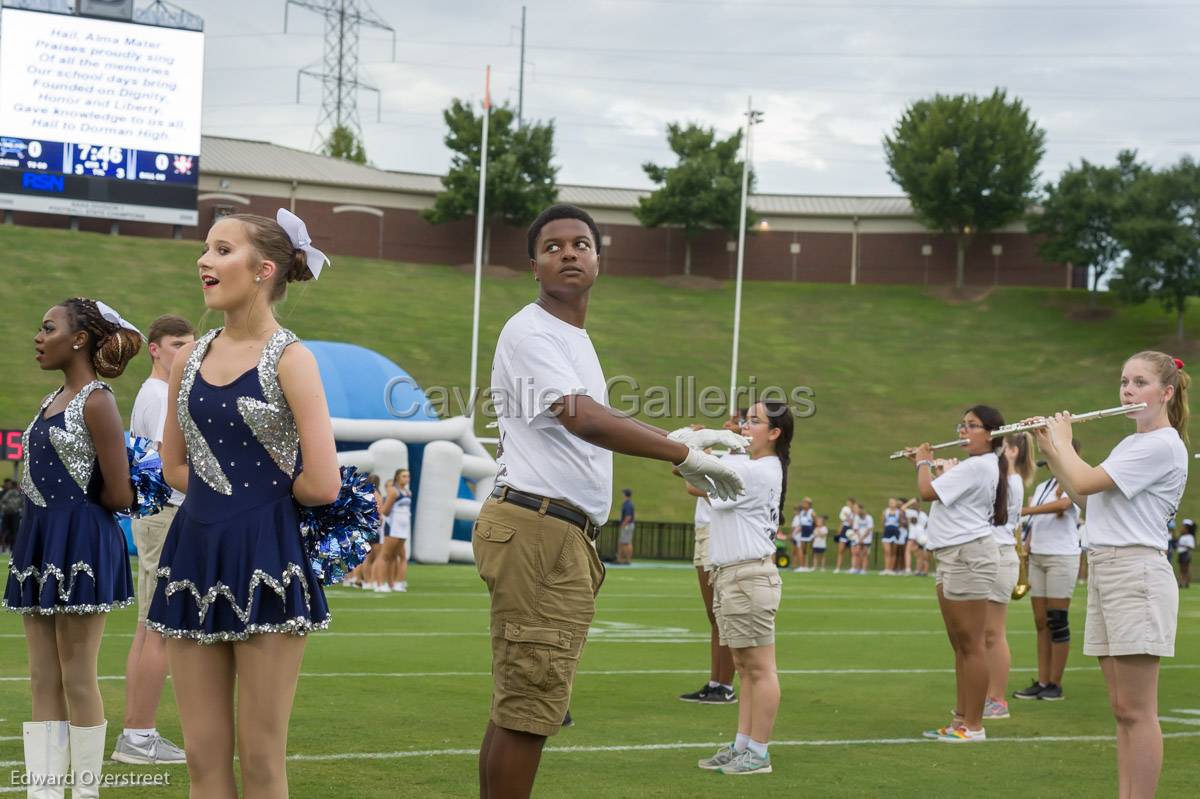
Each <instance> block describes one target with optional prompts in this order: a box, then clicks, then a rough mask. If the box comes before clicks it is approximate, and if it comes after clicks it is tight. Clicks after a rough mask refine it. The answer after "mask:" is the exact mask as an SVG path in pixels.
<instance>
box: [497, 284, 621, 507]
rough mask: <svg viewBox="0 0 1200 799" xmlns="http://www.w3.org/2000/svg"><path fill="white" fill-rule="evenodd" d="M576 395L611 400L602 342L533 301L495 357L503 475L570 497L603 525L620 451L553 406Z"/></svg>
mask: <svg viewBox="0 0 1200 799" xmlns="http://www.w3.org/2000/svg"><path fill="white" fill-rule="evenodd" d="M572 394H582V395H587V396H589V397H591V398H592V399H593V400H595V401H596V402H598V403H600V404H601V405H605V406H607V405H608V389H607V386H606V384H605V381H604V371H603V370H602V369H601V368H600V359H599V358H597V357H596V348H595V347H593V346H592V340H591V339H590V338H589V337H588V334H587V331H586V330H584V329H583V328H579V327H575V326H574V325H570V324H567V323H566V322H564V321H563V320H561V319H559V318H558V317H556V316H554V315H553V314H551V313H550V312H548V311H546V310H545V309H543V308H542V307H541V306H539V305H537V304H536V303H530V304H529V305H526V306H525V307H524V308H522V309H521V310H520V311H517V313H515V314H513V316H512V318H511V319H509V320H508V322H506V323H505V325H504V329H503V330H501V331H500V338H499V340H498V341H497V342H496V356H495V359H494V360H493V361H492V401H493V402H494V403H495V405H496V413H497V415H498V417H499V421H500V446H499V448H498V449H497V453H496V461H497V463H498V471H497V473H496V482H497V483H498V484H499V485H506V486H509V487H511V488H515V489H516V490H518V491H525V492H527V493H530V494H538V495H540V496H544V497H549V498H551V499H561V500H565V501H567V502H569V503H571V504H572V505H575V506H577V507H579V508H580V509H581V510H582V511H583V512H584V513H586V514H587V515H588V517H589V518H590V519H591V520H592V521H593V522H595V523H596V524H603V523H604V522H605V521H607V520H608V512H609V509H610V508H611V506H612V452H611V451H609V450H607V449H603V448H602V447H597V446H594V445H592V444H589V443H587V442H586V441H584V440H583V439H582V438H579V437H577V436H574V435H572V434H571V433H569V432H567V428H565V427H563V426H562V425H561V424H560V423H559V421H558V419H557V418H555V417H554V416H553V415H551V413H550V408H551V406H552V405H553V404H554V403H555V402H557V401H558V400H560V399H562V398H563V397H565V396H568V395H572Z"/></svg>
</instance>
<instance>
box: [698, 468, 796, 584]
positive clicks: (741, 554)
mask: <svg viewBox="0 0 1200 799" xmlns="http://www.w3.org/2000/svg"><path fill="white" fill-rule="evenodd" d="M724 462H725V463H727V464H729V466H730V467H732V468H733V469H734V470H735V471H736V472H737V473H738V475H739V476H740V477H741V478H742V482H744V483H745V484H746V493H745V494H742V495H741V496H740V497H738V498H737V499H717V498H715V497H714V498H713V500H712V521H711V523H710V525H709V530H710V531H711V532H710V537H709V552H710V553H711V555H712V562H713V565H714V566H726V565H728V564H730V563H739V562H741V561H744V560H757V559H758V558H764V557H767V556H768V555H771V554H772V553H774V552H775V531H776V530H777V529H778V528H779V495H780V492H782V491H783V467H782V465H781V464H780V462H779V458H777V457H775V456H774V455H766V456H764V457H761V458H754V459H751V458H748V457H742V458H726V459H725V460H724Z"/></svg>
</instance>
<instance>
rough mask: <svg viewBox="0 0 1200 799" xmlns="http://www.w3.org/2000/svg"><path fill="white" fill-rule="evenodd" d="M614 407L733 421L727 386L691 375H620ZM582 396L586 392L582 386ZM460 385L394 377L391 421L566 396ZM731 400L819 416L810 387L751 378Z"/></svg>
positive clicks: (508, 410)
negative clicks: (650, 380) (667, 379)
mask: <svg viewBox="0 0 1200 799" xmlns="http://www.w3.org/2000/svg"><path fill="white" fill-rule="evenodd" d="M605 388H606V391H607V394H608V398H609V404H610V407H611V408H612V409H613V410H615V411H617V412H618V413H621V414H624V415H626V416H640V417H643V418H647V419H678V418H684V419H697V418H700V419H712V420H719V421H724V420H725V419H728V418H729V409H730V408H731V407H734V403H733V402H731V401H730V394H729V387H728V386H714V385H700V384H699V381H697V380H696V378H695V377H694V376H692V375H676V376H675V379H674V381H673V382H672V384H671V385H661V384H653V385H647V386H642V385H641V384H640V383H638V381H637V380H636V379H635V378H633V377H630V376H629V375H616V376H614V377H611V378H609V379H608V381H607V383H606V385H605ZM579 392H580V393H584V392H583V389H582V387H580V388H579ZM469 393H470V392H469V391H465V390H463V389H462V388H461V387H460V386H430V387H429V388H426V389H424V390H422V389H421V387H420V386H418V385H417V383H416V381H415V380H413V379H412V378H411V377H409V376H408V375H401V376H398V377H393V378H392V379H391V380H389V381H388V383H387V385H386V386H385V388H384V398H383V400H384V404H385V405H386V407H387V412H388V414H389V415H390V416H392V417H393V418H396V419H413V418H422V419H426V418H429V417H430V416H434V417H436V418H440V419H446V418H449V417H452V416H465V415H466V414H467V413H468V412H469V411H470V409H471V408H472V407H474V408H476V409H478V412H479V415H481V416H484V417H486V418H488V419H499V418H502V417H504V418H520V417H524V416H526V414H527V413H528V412H529V411H530V410H531V409H535V410H534V413H540V412H541V411H543V410H545V409H546V408H548V407H549V406H550V405H552V404H553V403H554V402H556V401H557V400H559V399H561V398H562V396H563V394H564V393H568V394H569V393H575V392H573V391H567V392H564V391H562V390H561V389H559V388H557V387H555V388H548V387H546V386H544V385H539V384H538V382H537V381H536V380H534V379H533V378H520V379H518V380H516V381H515V382H514V383H513V384H512V385H510V386H505V387H482V388H479V389H477V390H476V392H475V396H474V397H468V396H467V394H469ZM733 396H734V397H736V398H737V404H736V407H738V408H749V407H751V406H753V405H754V404H756V403H758V402H772V403H781V404H784V405H786V406H787V407H788V408H789V409H790V410H791V412H792V415H793V416H795V417H796V418H798V419H807V418H809V417H811V416H813V415H815V414H816V412H817V405H816V392H815V391H813V389H811V388H809V387H808V386H794V387H793V388H791V389H790V390H789V389H785V388H783V387H782V386H775V385H767V386H760V385H759V384H758V379H757V378H755V377H751V378H750V379H749V382H748V384H747V385H745V386H737V387H736V388H735V389H734V392H733Z"/></svg>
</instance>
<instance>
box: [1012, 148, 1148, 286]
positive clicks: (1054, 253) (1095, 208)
mask: <svg viewBox="0 0 1200 799" xmlns="http://www.w3.org/2000/svg"><path fill="white" fill-rule="evenodd" d="M1145 169H1146V167H1144V166H1143V165H1142V164H1139V163H1138V162H1137V153H1136V152H1134V151H1132V150H1122V151H1121V152H1120V153H1119V154H1118V155H1117V163H1116V165H1115V166H1098V165H1096V164H1092V163H1089V162H1088V161H1087V160H1081V161H1080V163H1079V166H1077V167H1075V166H1071V167H1068V168H1067V170H1066V171H1065V172H1063V173H1062V175H1061V176H1059V179H1058V184H1057V185H1055V184H1053V183H1047V184H1046V188H1045V196H1044V198H1043V199H1042V202H1041V209H1040V211H1036V212H1034V213H1031V214H1030V216H1029V231H1030V232H1031V233H1035V234H1040V235H1042V236H1044V238H1043V240H1042V243H1041V244H1040V246H1039V250H1040V251H1041V254H1042V256H1043V257H1044V258H1046V259H1048V260H1051V261H1058V262H1060V263H1071V264H1075V265H1077V266H1086V267H1087V268H1088V269H1089V270H1090V271H1091V275H1092V281H1091V283H1092V286H1091V292H1090V294H1089V295H1088V298H1089V304H1090V305H1092V306H1094V305H1095V301H1096V291H1097V290H1098V288H1099V286H1100V278H1101V277H1103V276H1104V274H1105V273H1106V272H1107V271H1108V270H1109V269H1111V268H1114V267H1116V266H1117V265H1118V264H1119V263H1120V261H1121V259H1122V258H1123V257H1124V254H1125V246H1124V245H1123V244H1122V243H1121V241H1120V240H1119V239H1118V238H1117V232H1116V228H1117V224H1118V223H1119V222H1120V221H1121V220H1122V218H1123V217H1124V210H1123V209H1124V205H1125V203H1126V201H1127V199H1128V194H1129V190H1130V188H1131V187H1132V185H1133V183H1134V181H1135V180H1137V178H1138V177H1139V176H1140V175H1141V174H1142V173H1143V172H1144V171H1145Z"/></svg>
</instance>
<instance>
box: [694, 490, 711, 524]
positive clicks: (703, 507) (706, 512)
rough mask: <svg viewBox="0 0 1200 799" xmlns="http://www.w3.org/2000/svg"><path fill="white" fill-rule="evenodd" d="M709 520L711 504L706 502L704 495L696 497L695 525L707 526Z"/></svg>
mask: <svg viewBox="0 0 1200 799" xmlns="http://www.w3.org/2000/svg"><path fill="white" fill-rule="evenodd" d="M711 520H712V506H711V505H709V504H708V500H707V499H705V498H704V497H696V526H697V527H708V523H709V521H711Z"/></svg>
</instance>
